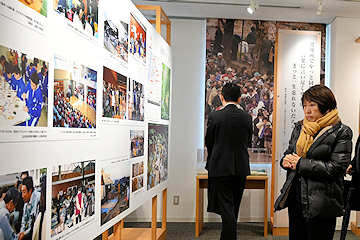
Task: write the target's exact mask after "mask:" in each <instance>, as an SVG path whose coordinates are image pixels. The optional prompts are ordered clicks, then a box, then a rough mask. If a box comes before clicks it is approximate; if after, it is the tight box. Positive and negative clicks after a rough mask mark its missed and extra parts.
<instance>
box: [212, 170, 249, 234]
mask: <svg viewBox="0 0 360 240" xmlns="http://www.w3.org/2000/svg"><path fill="white" fill-rule="evenodd" d="M213 179H214V180H213V184H214V190H215V191H216V194H217V197H218V204H219V209H220V215H221V220H222V230H221V238H220V239H221V240H235V239H236V227H237V224H236V223H237V219H238V215H239V208H240V203H241V198H242V196H243V192H244V188H245V183H246V176H226V177H216V178H213Z"/></svg>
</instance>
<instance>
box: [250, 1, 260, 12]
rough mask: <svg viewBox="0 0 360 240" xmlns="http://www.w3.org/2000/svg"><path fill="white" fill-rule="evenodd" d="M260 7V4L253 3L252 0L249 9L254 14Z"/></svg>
mask: <svg viewBox="0 0 360 240" xmlns="http://www.w3.org/2000/svg"><path fill="white" fill-rule="evenodd" d="M258 8H259V4H256V3H253V1H252V0H251V4H250V5H249V6H248V7H247V11H248V12H249V13H250V14H253V13H254V12H255V11H256V10H258Z"/></svg>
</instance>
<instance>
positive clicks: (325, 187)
mask: <svg viewBox="0 0 360 240" xmlns="http://www.w3.org/2000/svg"><path fill="white" fill-rule="evenodd" d="M301 101H302V105H303V110H304V115H305V118H304V119H303V120H302V121H300V122H297V123H296V124H295V127H294V129H293V132H292V135H291V139H290V141H289V147H288V149H287V150H286V151H285V153H284V157H283V158H282V159H281V161H280V166H281V167H282V168H283V169H285V170H286V171H287V178H286V182H285V183H284V186H283V188H282V189H281V195H280V196H279V198H278V199H277V200H276V203H275V211H277V210H281V209H284V208H286V207H288V214H289V239H290V240H294V239H299V240H312V239H316V240H319V239H324V240H327V239H328V240H332V239H333V236H334V232H335V226H336V217H339V216H342V214H343V207H344V206H343V205H344V202H343V195H342V194H343V177H344V175H345V171H346V169H347V167H348V165H349V163H350V157H351V151H352V142H351V140H352V131H351V129H350V128H349V127H348V126H346V125H344V124H342V122H341V120H340V118H339V116H338V110H337V109H336V100H335V97H334V94H333V93H332V92H331V90H330V89H329V88H327V87H325V86H321V85H315V86H313V87H311V88H309V89H308V90H307V91H306V92H305V93H304V94H303V96H302V98H301Z"/></svg>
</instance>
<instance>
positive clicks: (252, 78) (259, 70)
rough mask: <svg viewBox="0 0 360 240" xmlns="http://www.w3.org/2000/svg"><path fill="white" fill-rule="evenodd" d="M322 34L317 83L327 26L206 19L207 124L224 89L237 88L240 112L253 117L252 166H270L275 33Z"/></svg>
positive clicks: (321, 76) (250, 152)
mask: <svg viewBox="0 0 360 240" xmlns="http://www.w3.org/2000/svg"><path fill="white" fill-rule="evenodd" d="M282 29H283V30H285V29H288V30H310V31H321V38H322V40H323V41H322V53H321V56H322V57H321V59H322V60H321V61H322V63H321V68H322V69H321V75H320V78H321V80H320V81H321V82H322V83H324V76H325V42H326V41H325V32H326V25H324V24H320V23H296V22H279V21H258V20H242V19H236V20H235V19H215V18H211V19H207V26H206V56H204V57H205V58H206V77H205V85H204V88H205V91H206V94H205V96H206V97H205V99H204V101H205V118H204V125H205V126H206V125H207V119H208V117H209V114H210V113H211V112H214V111H218V110H220V109H221V108H222V104H221V100H220V95H221V88H222V86H223V85H224V84H225V83H228V82H232V83H236V84H237V85H238V86H239V87H240V88H241V100H240V102H239V104H238V107H239V108H241V109H243V110H244V111H246V112H247V113H249V114H250V115H251V116H252V120H253V135H252V142H251V147H250V148H249V149H248V152H249V155H250V163H253V164H262V163H270V162H271V161H272V160H271V159H272V134H273V124H274V123H273V101H274V89H275V88H276V86H275V82H274V63H275V58H274V57H275V40H276V36H277V33H278V31H279V30H282Z"/></svg>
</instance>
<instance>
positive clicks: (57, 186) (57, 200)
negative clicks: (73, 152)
mask: <svg viewBox="0 0 360 240" xmlns="http://www.w3.org/2000/svg"><path fill="white" fill-rule="evenodd" d="M94 213H95V160H92V161H84V162H74V163H71V164H63V165H59V166H54V167H53V171H52V195H51V237H53V236H56V235H57V234H60V233H62V232H68V231H71V230H72V229H74V228H75V226H76V225H78V224H80V223H81V222H82V221H84V220H86V219H88V218H90V217H91V216H94ZM49 223H50V220H49Z"/></svg>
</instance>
